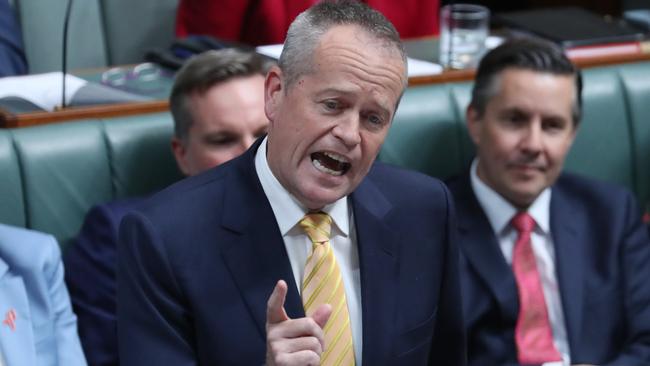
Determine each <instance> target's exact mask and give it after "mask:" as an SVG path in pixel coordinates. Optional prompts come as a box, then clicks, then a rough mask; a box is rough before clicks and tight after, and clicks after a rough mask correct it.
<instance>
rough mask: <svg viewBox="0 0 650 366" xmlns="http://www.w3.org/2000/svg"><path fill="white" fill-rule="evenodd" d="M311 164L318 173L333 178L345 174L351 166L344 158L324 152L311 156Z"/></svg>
mask: <svg viewBox="0 0 650 366" xmlns="http://www.w3.org/2000/svg"><path fill="white" fill-rule="evenodd" d="M311 162H312V164H314V167H316V169H318V170H319V171H321V172H323V173H327V174H330V175H335V176H340V175H343V174H345V173H347V171H348V170H350V166H351V164H350V163H349V162H348V161H347V159H346V158H345V157H343V156H341V155H338V154H334V153H331V152H325V151H322V152H315V153H313V154H311Z"/></svg>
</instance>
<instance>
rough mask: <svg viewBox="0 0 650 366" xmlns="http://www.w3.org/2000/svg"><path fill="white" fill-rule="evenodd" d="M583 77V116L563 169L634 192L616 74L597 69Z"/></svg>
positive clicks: (622, 99) (630, 153)
mask: <svg viewBox="0 0 650 366" xmlns="http://www.w3.org/2000/svg"><path fill="white" fill-rule="evenodd" d="M583 75H584V88H583V93H582V97H583V101H584V105H583V110H584V113H583V117H582V121H581V123H580V126H579V130H578V135H577V137H576V139H575V141H574V144H573V147H572V148H571V151H570V152H569V154H568V156H567V159H566V163H565V168H566V170H568V171H572V172H576V173H581V174H584V175H587V176H590V177H594V178H599V179H602V180H606V181H610V182H614V183H619V184H622V185H625V186H627V187H628V188H630V189H631V190H633V191H636V182H635V176H634V173H633V172H634V152H633V149H632V147H631V145H630V141H632V132H631V126H630V124H629V122H628V118H627V115H628V113H627V108H626V102H625V97H626V96H625V93H624V90H623V87H622V85H621V83H620V81H619V79H618V76H617V73H616V71H615V70H611V69H610V68H598V69H588V70H586V71H585V72H584V73H583Z"/></svg>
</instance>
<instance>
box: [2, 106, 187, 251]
mask: <svg viewBox="0 0 650 366" xmlns="http://www.w3.org/2000/svg"><path fill="white" fill-rule="evenodd" d="M172 133H173V123H172V118H171V115H170V114H169V113H156V114H149V115H140V116H131V117H123V118H112V119H107V120H85V121H78V122H67V123H57V124H51V125H44V126H38V127H29V128H19V129H12V130H4V131H2V130H0V169H2V171H3V172H5V171H6V172H8V174H7V176H8V178H7V179H2V180H0V189H2V192H3V194H1V195H0V204H1V206H0V222H3V223H10V224H14V225H18V226H25V227H28V228H31V229H34V230H39V231H44V232H47V233H50V234H52V235H54V236H55V237H56V238H57V239H58V240H59V243H60V244H61V245H62V246H63V247H65V246H66V245H67V243H68V242H69V240H70V239H71V238H72V237H74V236H75V235H76V234H77V233H78V232H79V229H80V227H81V224H82V223H83V219H84V217H85V215H86V212H87V211H88V209H90V207H92V206H93V205H95V204H98V203H104V202H109V201H112V200H115V199H119V198H124V197H132V196H139V195H146V194H149V193H151V192H153V191H156V190H159V189H161V188H163V187H165V186H167V185H169V184H171V183H173V182H175V181H176V180H178V179H180V178H181V174H180V173H179V171H178V169H177V168H176V163H175V160H174V158H173V155H172V153H171V145H170V140H171V136H172ZM12 138H13V142H12ZM14 147H15V148H14ZM14 149H15V152H14ZM19 167H20V168H19ZM21 170H22V171H21ZM9 193H10V194H9ZM22 202H24V207H23V206H22V205H21V203H22ZM21 213H22V214H23V215H24V217H21V216H20V214H21Z"/></svg>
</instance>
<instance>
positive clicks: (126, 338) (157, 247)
mask: <svg viewBox="0 0 650 366" xmlns="http://www.w3.org/2000/svg"><path fill="white" fill-rule="evenodd" d="M118 255H119V258H120V260H119V262H118V288H119V291H118V301H117V314H118V336H119V349H120V364H121V365H123V366H131V365H132V366H140V365H175V366H189V365H196V364H197V362H198V361H197V359H196V358H197V356H196V352H195V349H194V347H195V345H194V336H193V334H194V329H193V325H192V321H191V315H190V312H189V309H188V308H187V306H186V301H184V300H183V299H184V298H183V295H182V291H181V288H180V286H179V282H178V280H177V278H176V277H175V276H174V273H173V271H172V268H171V264H170V261H169V258H168V253H167V252H166V251H165V248H164V244H163V240H162V238H161V237H160V236H159V235H158V233H157V232H155V230H154V229H153V228H152V227H151V225H150V224H149V221H148V220H147V219H146V218H145V217H143V216H141V215H138V214H137V213H131V214H129V215H127V216H126V217H125V218H124V220H123V221H122V225H121V227H120V240H119V242H118Z"/></svg>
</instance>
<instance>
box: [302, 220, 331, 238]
mask: <svg viewBox="0 0 650 366" xmlns="http://www.w3.org/2000/svg"><path fill="white" fill-rule="evenodd" d="M300 227H302V229H303V230H305V232H306V233H307V236H309V239H311V241H312V243H314V244H318V243H324V242H326V241H328V240H330V231H331V230H332V218H331V217H330V215H328V214H326V213H323V212H317V213H309V214H307V215H305V217H303V218H302V220H300Z"/></svg>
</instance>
